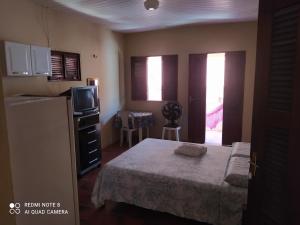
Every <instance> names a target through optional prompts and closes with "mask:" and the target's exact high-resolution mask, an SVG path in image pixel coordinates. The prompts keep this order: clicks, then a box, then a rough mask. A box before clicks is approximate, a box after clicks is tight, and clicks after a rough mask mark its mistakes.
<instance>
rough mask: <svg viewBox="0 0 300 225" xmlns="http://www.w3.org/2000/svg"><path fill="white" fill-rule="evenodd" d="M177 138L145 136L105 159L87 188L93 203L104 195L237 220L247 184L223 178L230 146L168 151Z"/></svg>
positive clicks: (219, 224) (216, 220)
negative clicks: (196, 153)
mask: <svg viewBox="0 0 300 225" xmlns="http://www.w3.org/2000/svg"><path fill="white" fill-rule="evenodd" d="M181 144H182V143H181V142H175V141H167V140H160V139H150V138H148V139H145V140H144V141H142V142H140V143H139V144H137V145H136V146H134V147H133V148H131V149H130V150H128V151H127V152H125V153H123V154H122V155H120V156H119V157H117V158H115V159H113V160H112V161H110V162H109V163H107V164H106V165H105V166H104V167H103V169H102V170H101V171H100V173H99V175H98V177H97V179H96V183H95V186H94V190H93V194H92V202H93V203H94V205H95V206H96V207H100V206H102V205H104V201H105V200H112V201H116V202H125V203H129V204H133V205H137V206H140V207H143V208H148V209H152V210H158V211H162V212H168V213H171V214H174V215H177V216H181V217H185V218H189V219H194V220H198V221H202V222H207V223H211V224H215V225H238V224H240V220H241V212H242V205H243V204H244V203H245V202H246V197H247V190H246V189H243V188H236V187H232V186H230V185H228V184H227V183H225V182H224V181H223V180H224V174H225V170H226V167H227V162H228V159H229V157H230V153H231V148H230V147H220V146H207V147H208V151H207V153H206V154H205V155H204V156H203V157H201V158H193V157H188V156H182V155H177V154H174V149H175V148H177V147H178V146H179V145H181Z"/></svg>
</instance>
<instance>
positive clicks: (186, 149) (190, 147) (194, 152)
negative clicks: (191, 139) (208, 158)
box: [174, 143, 207, 157]
mask: <svg viewBox="0 0 300 225" xmlns="http://www.w3.org/2000/svg"><path fill="white" fill-rule="evenodd" d="M206 152H207V148H206V147H205V146H201V145H198V144H190V143H183V144H182V145H180V146H179V147H178V148H176V149H175V150H174V153H175V154H181V155H186V156H191V157H200V156H202V155H203V154H205V153H206Z"/></svg>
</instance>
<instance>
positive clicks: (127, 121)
mask: <svg viewBox="0 0 300 225" xmlns="http://www.w3.org/2000/svg"><path fill="white" fill-rule="evenodd" d="M118 116H119V117H120V118H121V120H122V127H121V130H120V146H122V145H123V141H124V131H126V132H127V140H128V144H129V148H131V147H132V133H133V132H134V131H136V130H137V129H136V128H135V126H134V117H133V114H132V113H131V112H129V111H119V112H118Z"/></svg>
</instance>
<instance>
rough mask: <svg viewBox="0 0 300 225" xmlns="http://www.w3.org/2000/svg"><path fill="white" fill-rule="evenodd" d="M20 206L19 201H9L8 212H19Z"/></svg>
mask: <svg viewBox="0 0 300 225" xmlns="http://www.w3.org/2000/svg"><path fill="white" fill-rule="evenodd" d="M20 208H21V204H20V203H18V202H16V203H10V204H9V213H10V214H12V215H13V214H17V215H18V214H20V212H21V210H20Z"/></svg>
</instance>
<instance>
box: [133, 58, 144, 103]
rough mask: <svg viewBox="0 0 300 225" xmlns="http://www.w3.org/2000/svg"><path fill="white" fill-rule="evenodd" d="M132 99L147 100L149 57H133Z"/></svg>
mask: <svg viewBox="0 0 300 225" xmlns="http://www.w3.org/2000/svg"><path fill="white" fill-rule="evenodd" d="M131 99H132V100H143V101H145V100H147V57H131Z"/></svg>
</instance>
